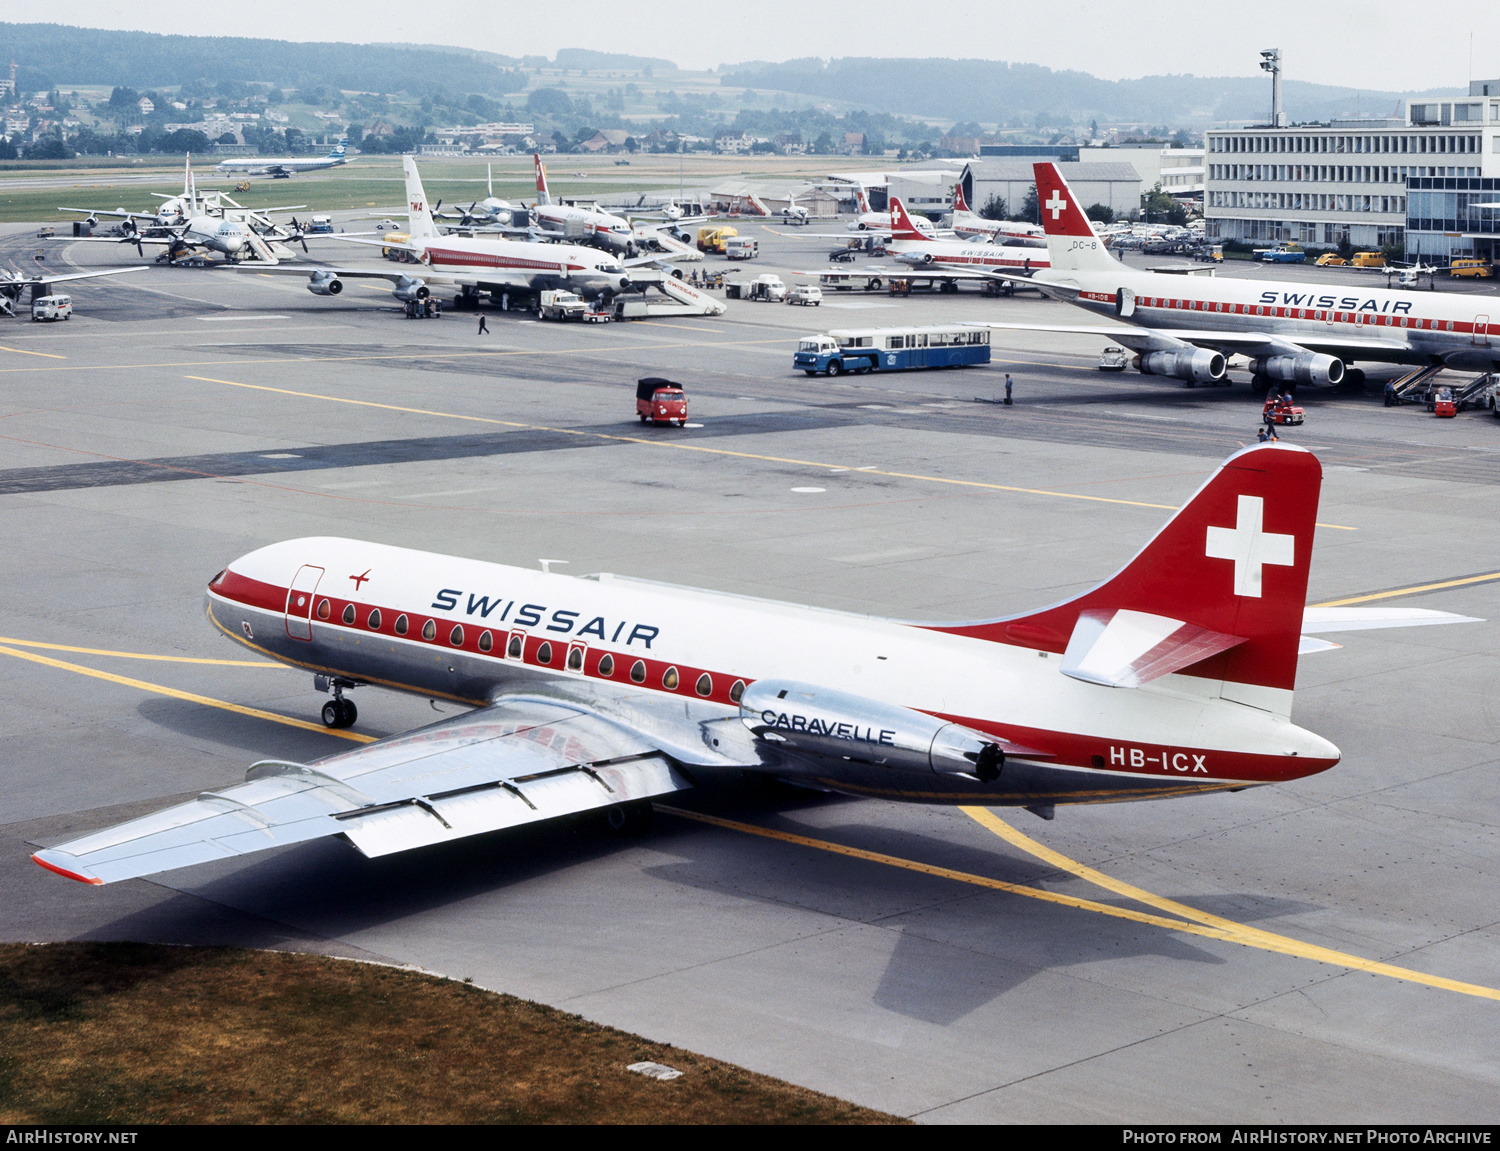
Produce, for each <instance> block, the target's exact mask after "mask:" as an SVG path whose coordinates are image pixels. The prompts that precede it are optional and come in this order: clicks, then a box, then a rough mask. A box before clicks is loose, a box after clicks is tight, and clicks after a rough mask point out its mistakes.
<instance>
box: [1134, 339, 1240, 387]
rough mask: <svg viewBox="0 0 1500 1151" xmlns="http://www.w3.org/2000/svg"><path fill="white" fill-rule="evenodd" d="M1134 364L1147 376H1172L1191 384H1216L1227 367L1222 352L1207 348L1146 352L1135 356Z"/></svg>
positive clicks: (1222, 376)
mask: <svg viewBox="0 0 1500 1151" xmlns="http://www.w3.org/2000/svg"><path fill="white" fill-rule="evenodd" d="M1135 366H1136V367H1137V368H1138V369H1140V370H1141V371H1142V372H1145V373H1146V374H1147V375H1148V376H1174V377H1176V378H1177V379H1179V380H1186V381H1187V382H1188V385H1189V386H1190V387H1191V386H1192V385H1193V384H1195V383H1197V384H1217V383H1219V382H1220V381H1221V380H1223V378H1224V373H1225V371H1226V369H1227V367H1228V365H1227V364H1225V362H1224V355H1223V353H1222V352H1211V351H1209V350H1208V349H1207V348H1192V349H1186V348H1185V349H1183V350H1182V351H1180V352H1147V353H1146V354H1145V355H1141V356H1137V357H1136V358H1135Z"/></svg>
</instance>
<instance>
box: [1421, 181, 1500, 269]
mask: <svg viewBox="0 0 1500 1151" xmlns="http://www.w3.org/2000/svg"><path fill="white" fill-rule="evenodd" d="M1497 204H1500V179H1493V178H1483V179H1481V178H1478V177H1471V178H1469V179H1461V178H1460V179H1432V178H1424V177H1414V178H1412V179H1409V180H1407V181H1406V254H1407V255H1408V256H1409V257H1411V258H1413V259H1415V258H1418V257H1420V258H1421V259H1423V260H1426V261H1428V262H1430V263H1431V262H1438V263H1447V262H1448V261H1449V260H1451V259H1453V258H1454V257H1476V256H1477V257H1480V258H1483V259H1491V260H1493V259H1494V258H1495V257H1496V255H1497V254H1500V253H1497V252H1496V247H1495V242H1496V240H1497V239H1500V207H1496V206H1495V205H1497Z"/></svg>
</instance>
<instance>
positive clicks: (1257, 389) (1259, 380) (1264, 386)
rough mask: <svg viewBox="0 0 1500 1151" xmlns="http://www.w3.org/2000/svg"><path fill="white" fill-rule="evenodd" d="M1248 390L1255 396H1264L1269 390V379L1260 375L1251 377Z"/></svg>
mask: <svg viewBox="0 0 1500 1151" xmlns="http://www.w3.org/2000/svg"><path fill="white" fill-rule="evenodd" d="M1250 390H1251V391H1252V392H1254V393H1255V394H1256V395H1257V396H1264V395H1265V394H1266V393H1267V392H1269V391H1270V390H1271V377H1270V376H1261V375H1255V376H1251V377H1250Z"/></svg>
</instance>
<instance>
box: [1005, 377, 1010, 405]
mask: <svg viewBox="0 0 1500 1151" xmlns="http://www.w3.org/2000/svg"><path fill="white" fill-rule="evenodd" d="M1005 402H1006V403H1007V404H1008V403H1010V373H1009V372H1006V373H1005Z"/></svg>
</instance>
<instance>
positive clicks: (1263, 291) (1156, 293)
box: [989, 163, 1500, 392]
mask: <svg viewBox="0 0 1500 1151" xmlns="http://www.w3.org/2000/svg"><path fill="white" fill-rule="evenodd" d="M1035 172H1036V186H1037V196H1038V199H1039V200H1040V203H1041V208H1042V226H1043V228H1045V230H1046V233H1047V248H1048V251H1049V252H1050V253H1051V259H1052V266H1051V269H1050V270H1048V271H1045V272H1040V273H1038V274H1037V275H1036V276H1034V277H1032V278H1031V279H1030V280H1029V281H1028V284H1029V285H1030V286H1031V287H1034V288H1038V289H1040V290H1041V291H1043V292H1045V293H1046V294H1047V295H1050V296H1053V297H1055V298H1057V299H1060V300H1065V301H1067V302H1068V303H1071V304H1077V305H1078V306H1079V307H1081V308H1086V309H1088V310H1089V311H1091V312H1095V313H1097V314H1100V315H1109V316H1115V317H1118V318H1119V319H1121V320H1124V321H1125V322H1126V323H1128V324H1131V325H1134V326H1135V328H1136V329H1137V330H1135V331H1132V330H1130V328H1126V327H1123V326H1121V325H1118V324H1115V325H1111V326H1109V327H1093V328H1090V327H1070V326H1057V325H1040V324H991V325H989V326H990V327H994V328H1019V329H1025V330H1028V331H1047V332H1078V333H1085V334H1089V335H1098V336H1103V337H1105V338H1107V339H1109V340H1113V341H1116V342H1118V343H1121V344H1124V345H1125V346H1126V347H1128V348H1130V349H1131V350H1133V351H1134V352H1136V353H1137V361H1138V362H1137V367H1139V369H1140V370H1141V371H1142V372H1146V373H1148V374H1154V375H1161V376H1175V377H1177V378H1178V379H1182V380H1186V381H1187V383H1188V386H1189V387H1192V386H1193V385H1194V384H1222V383H1227V382H1228V381H1227V379H1226V376H1225V366H1226V365H1225V357H1226V356H1229V355H1234V354H1236V353H1238V354H1240V355H1245V356H1249V357H1250V358H1251V370H1252V372H1253V373H1254V381H1253V383H1254V386H1255V388H1256V390H1257V391H1259V392H1264V391H1265V390H1266V389H1267V388H1268V387H1269V386H1270V385H1271V383H1273V382H1277V381H1280V382H1285V383H1290V384H1302V383H1311V384H1337V383H1340V382H1341V381H1343V380H1348V381H1349V382H1350V383H1360V382H1363V379H1364V373H1363V372H1361V371H1360V370H1359V369H1358V368H1351V367H1349V366H1348V365H1350V364H1352V363H1354V362H1356V361H1360V360H1365V361H1377V362H1385V363H1393V364H1414V365H1421V364H1443V365H1446V366H1447V367H1450V368H1457V369H1464V370H1473V371H1490V370H1493V369H1494V368H1496V367H1500V309H1497V307H1496V306H1495V305H1494V304H1493V303H1492V302H1491V301H1489V300H1488V299H1487V298H1484V297H1476V296H1468V295H1460V294H1458V293H1455V292H1423V293H1421V294H1414V293H1410V292H1402V291H1392V290H1390V289H1386V288H1365V287H1359V288H1348V287H1328V288H1322V287H1319V286H1317V285H1315V284H1305V283H1301V284H1298V283H1274V282H1268V281H1265V280H1239V279H1234V278H1232V277H1227V276H1226V277H1214V278H1200V277H1197V276H1168V275H1161V274H1159V273H1152V272H1148V271H1143V270H1140V269H1137V268H1128V267H1126V266H1125V265H1124V264H1122V263H1120V261H1118V260H1116V259H1115V258H1114V257H1113V256H1111V255H1110V254H1109V252H1108V251H1106V250H1105V247H1104V243H1103V241H1101V240H1100V239H1099V237H1098V236H1097V235H1096V234H1095V232H1094V229H1093V226H1092V225H1091V224H1090V223H1089V220H1088V217H1087V216H1085V215H1084V214H1083V211H1082V210H1081V208H1080V207H1079V203H1078V198H1077V197H1076V196H1075V195H1074V194H1073V191H1072V189H1070V188H1069V187H1068V184H1067V181H1066V180H1064V179H1063V178H1062V176H1061V174H1060V173H1059V172H1058V170H1057V166H1056V165H1054V164H1050V163H1040V164H1037V165H1035Z"/></svg>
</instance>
